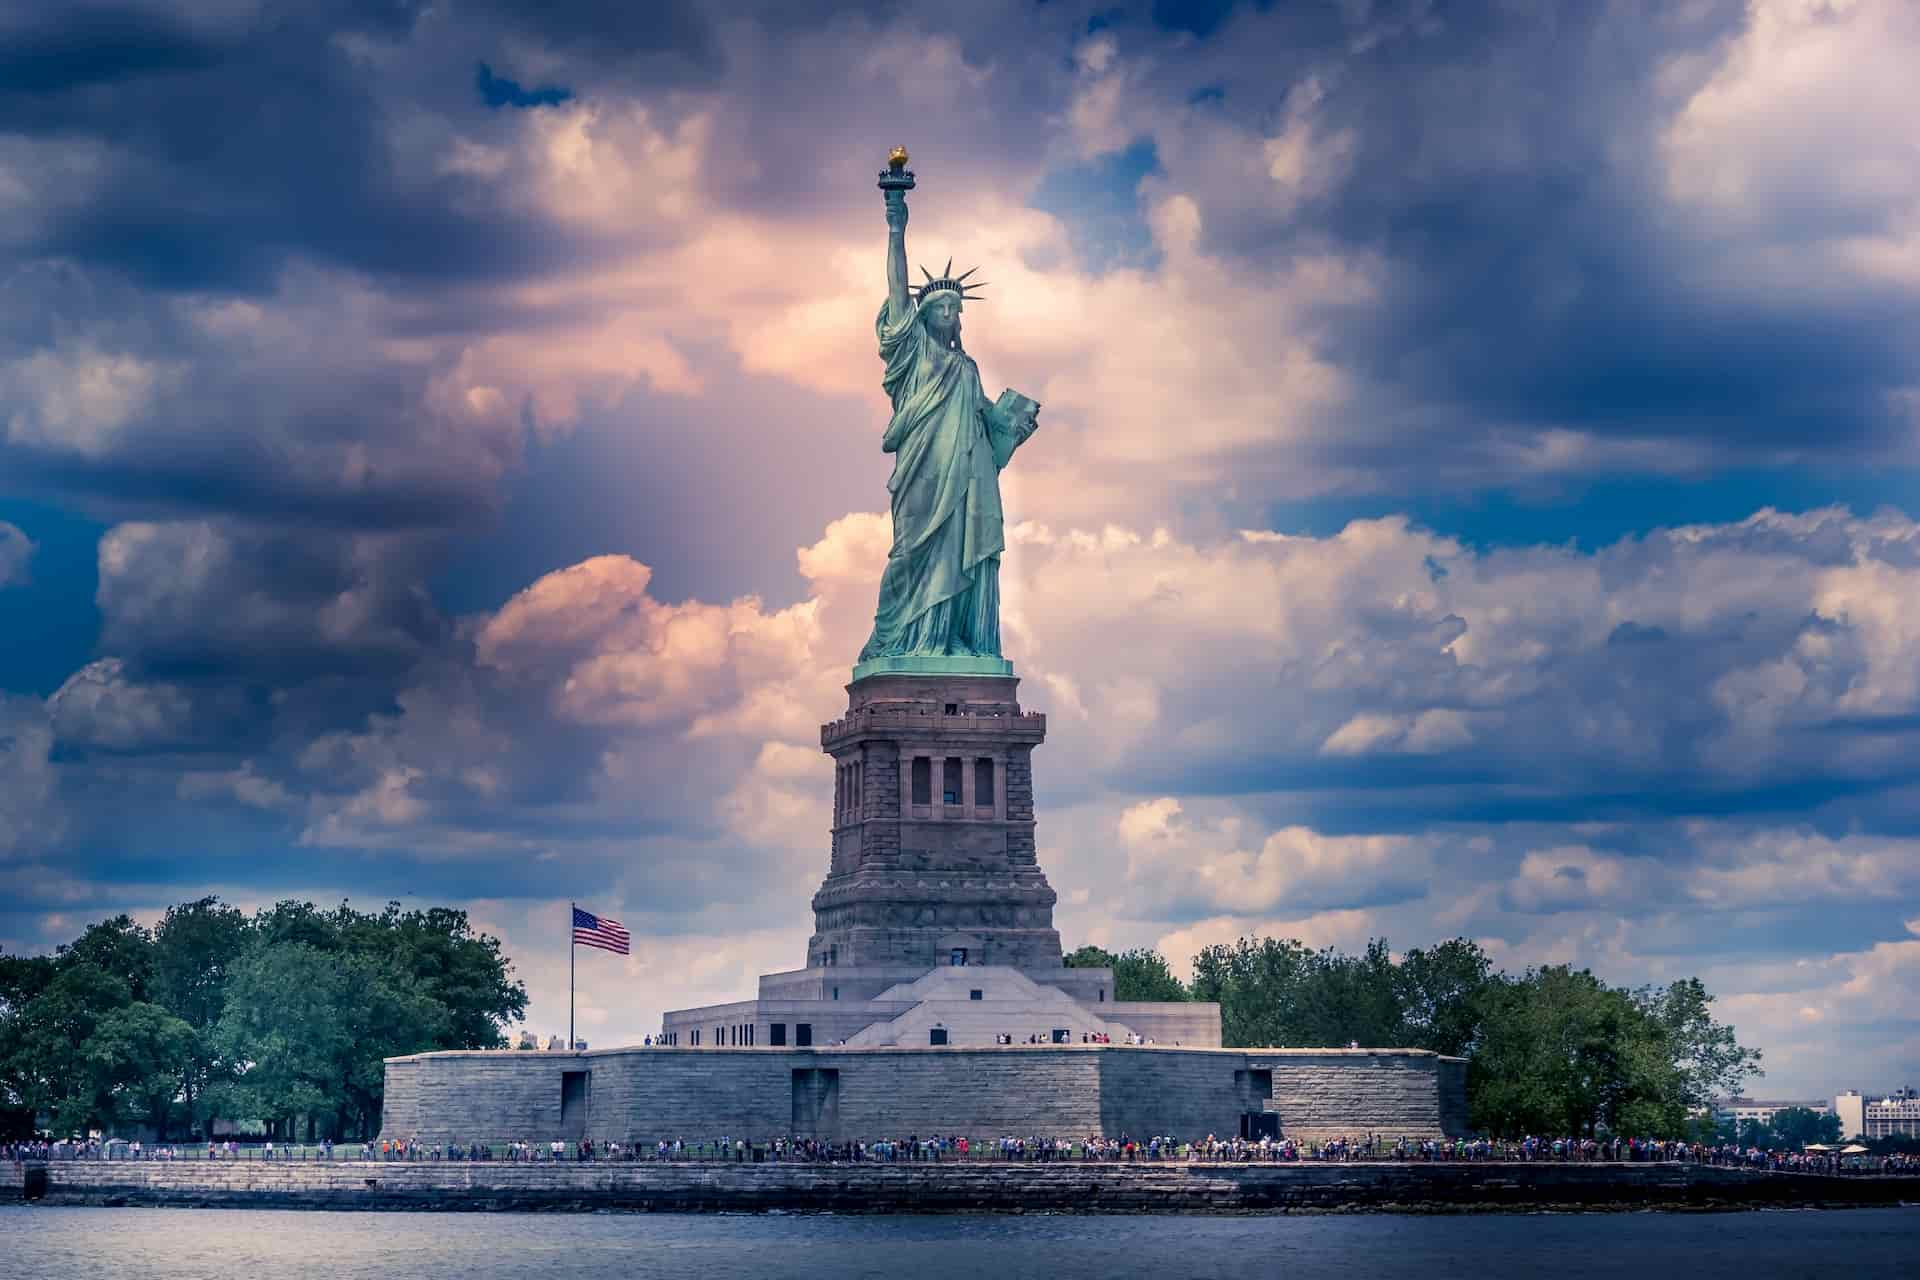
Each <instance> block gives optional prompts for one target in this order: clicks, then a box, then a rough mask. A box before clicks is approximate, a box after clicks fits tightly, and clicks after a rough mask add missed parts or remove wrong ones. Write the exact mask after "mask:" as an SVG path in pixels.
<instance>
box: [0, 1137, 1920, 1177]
mask: <svg viewBox="0 0 1920 1280" xmlns="http://www.w3.org/2000/svg"><path fill="white" fill-rule="evenodd" d="M195 1157H203V1158H205V1159H207V1160H241V1159H247V1160H335V1159H345V1160H379V1161H420V1160H427V1161H441V1160H447V1161H482V1160H505V1161H516V1162H526V1161H549V1162H550V1161H633V1160H650V1161H726V1162H731V1163H738V1164H747V1163H756V1164H757V1163H762V1162H766V1161H776V1162H803V1163H821V1162H834V1161H844V1162H865V1161H877V1162H881V1163H899V1162H920V1161H933V1162H937V1161H943V1160H998V1161H1017V1162H1048V1161H1069V1160H1072V1161H1089V1162H1104V1163H1113V1162H1132V1161H1183V1162H1208V1163H1232V1164H1257V1163H1281V1162H1294V1161H1317V1162H1346V1161H1388V1162H1413V1161H1418V1162H1428V1161H1466V1162H1506V1161H1511V1162H1518V1163H1532V1162H1555V1163H1588V1162H1608V1163H1640V1162H1651V1161H1662V1162H1685V1163H1694V1164H1710V1165H1720V1166H1726V1167H1733V1168H1749V1169H1760V1170H1767V1171H1772V1172H1783V1173H1810V1174H1834V1173H1856V1172H1863V1171H1864V1172H1875V1173H1889V1174H1916V1175H1920V1156H1911V1155H1892V1156H1886V1157H1872V1158H1869V1159H1867V1160H1862V1159H1860V1158H1858V1157H1846V1156H1841V1155H1838V1154H1837V1153H1828V1152H1803V1151H1767V1150H1762V1149H1760V1148H1758V1147H1751V1146H1744V1147H1743V1146H1740V1145H1738V1144H1734V1143H1726V1144H1719V1145H1714V1144H1706V1143H1690V1142H1682V1141H1677V1140H1662V1139H1641V1138H1602V1139H1596V1138H1574V1137H1558V1138H1554V1137H1526V1138H1520V1139H1493V1138H1457V1139H1450V1140H1439V1141H1436V1140H1430V1139H1412V1138H1404V1137H1402V1138H1393V1139H1387V1138H1384V1137H1381V1136H1380V1135H1376V1134H1368V1135H1365V1136H1364V1137H1360V1138H1344V1137H1337V1138H1333V1139H1330V1140H1326V1141H1321V1142H1303V1141H1297V1140H1295V1139H1292V1138H1273V1137H1263V1138H1256V1139H1249V1138H1242V1137H1229V1138H1221V1137H1217V1136H1216V1135H1213V1134H1208V1135H1207V1136H1206V1137H1204V1138H1200V1139H1194V1140H1183V1139H1179V1138H1174V1137H1169V1136H1164V1135H1155V1136H1152V1137H1148V1138H1144V1139H1143V1138H1135V1137H1131V1136H1128V1135H1124V1134H1123V1135H1121V1136H1119V1137H1107V1136H1104V1135H1099V1134H1095V1135H1090V1136H1088V1137H1085V1138H1080V1139H1069V1138H1061V1137H1045V1136H1040V1135H1028V1136H1016V1135H1002V1136H1000V1137H998V1138H991V1139H978V1138H969V1137H967V1136H965V1135H961V1134H933V1135H927V1136H922V1135H920V1134H909V1135H907V1136H906V1137H895V1138H874V1139H869V1140H865V1141H844V1142H823V1141H821V1140H819V1139H816V1138H800V1137H789V1138H773V1139H770V1140H765V1139H763V1140H749V1139H747V1138H743V1137H735V1136H732V1135H722V1136H720V1137H717V1138H712V1139H707V1140H702V1141H695V1142H688V1141H686V1140H684V1139H681V1138H675V1139H673V1140H672V1141H668V1140H666V1139H660V1140H658V1141H655V1142H650V1143H648V1142H633V1141H627V1142H622V1141H620V1140H618V1139H603V1140H599V1141H596V1140H594V1139H592V1138H581V1139H576V1140H574V1141H563V1140H561V1139H558V1138H555V1139H551V1140H548V1141H546V1142H536V1141H530V1140H529V1141H513V1142H508V1143H484V1142H474V1143H428V1142H420V1141H417V1140H415V1139H412V1138H382V1139H380V1140H379V1141H378V1142H372V1141H369V1142H355V1143H347V1144H342V1145H340V1146H336V1145H335V1144H334V1142H333V1141H332V1140H330V1139H321V1140H320V1141H318V1142H315V1143H312V1144H304V1145H289V1144H285V1143H282V1144H279V1145H278V1146H276V1144H275V1143H274V1142H273V1141H271V1140H269V1141H266V1142H264V1143H258V1144H250V1145H242V1144H240V1143H238V1142H235V1141H233V1140H224V1141H214V1142H208V1143H206V1144H205V1145H204V1148H203V1147H201V1146H199V1145H198V1144H194V1145H187V1146H181V1145H176V1144H166V1143H154V1144H147V1143H142V1142H140V1141H137V1140H135V1141H122V1140H118V1139H108V1140H102V1139H99V1138H92V1139H87V1140H82V1141H66V1140H63V1141H60V1142H48V1141H44V1140H34V1141H28V1142H10V1143H5V1144H0V1159H4V1160H11V1161H15V1162H19V1161H42V1160H179V1159H189V1158H195Z"/></svg>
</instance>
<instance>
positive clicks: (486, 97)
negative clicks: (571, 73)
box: [474, 62, 573, 108]
mask: <svg viewBox="0 0 1920 1280" xmlns="http://www.w3.org/2000/svg"><path fill="white" fill-rule="evenodd" d="M474 87H475V88H477V89H478V90H479V91H480V101H482V102H484V103H486V104H487V105H488V106H489V107H494V108H499V107H557V106H559V105H560V104H561V103H563V102H566V101H568V100H569V99H571V98H572V97H573V90H571V89H569V88H567V87H566V86H564V85H557V84H553V85H542V86H541V87H540V88H538V89H522V88H521V87H520V85H519V82H518V81H514V80H509V79H507V78H506V77H505V76H496V75H494V74H493V68H492V67H490V66H488V65H487V64H486V63H484V62H483V63H481V64H480V67H479V70H478V71H477V72H476V73H475V74H474Z"/></svg>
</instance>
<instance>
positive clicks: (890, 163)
mask: <svg viewBox="0 0 1920 1280" xmlns="http://www.w3.org/2000/svg"><path fill="white" fill-rule="evenodd" d="M880 189H881V190H882V191H886V192H889V193H891V192H894V191H911V190H913V170H911V169H909V168H907V149H906V148H905V147H895V148H894V149H893V150H892V151H890V152H888V153H887V167H886V168H884V169H882V170H881V171H880Z"/></svg>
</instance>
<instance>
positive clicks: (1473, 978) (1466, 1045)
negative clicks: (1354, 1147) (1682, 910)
mask: <svg viewBox="0 0 1920 1280" xmlns="http://www.w3.org/2000/svg"><path fill="white" fill-rule="evenodd" d="M1067 963H1068V964H1069V965H1072V966H1085V967H1108V968H1111V969H1113V971H1114V999H1116V1000H1209V1001H1215V1002H1218V1004H1219V1005H1220V1022H1221V1033H1222V1040H1223V1042H1224V1043H1225V1044H1226V1045H1228V1046H1229V1047H1236V1048H1237V1047H1254V1046H1258V1047H1291V1048H1330V1047H1344V1046H1346V1045H1349V1044H1354V1043H1358V1044H1360V1045H1362V1046H1367V1047H1388V1046H1392V1047H1405V1048H1415V1049H1431V1050H1433V1051H1435V1052H1436V1053H1444V1054H1450V1055H1453V1056H1457V1057H1464V1058H1465V1059H1466V1060H1467V1102H1468V1108H1469V1111H1470V1113H1471V1123H1472V1125H1473V1127H1474V1129H1475V1130H1476V1131H1477V1132H1481V1133H1487V1134H1491V1135H1494V1136H1496V1137H1519V1136H1522V1135H1525V1134H1553V1135H1570V1136H1588V1135H1593V1134H1599V1133H1606V1134H1618V1135H1621V1136H1625V1137H1646V1138H1682V1137H1686V1138H1701V1139H1708V1140H1711V1139H1714V1138H1716V1137H1718V1136H1721V1135H1719V1134H1718V1133H1717V1131H1716V1130H1714V1128H1713V1126H1712V1122H1711V1120H1710V1119H1709V1118H1707V1117H1706V1116H1703V1114H1702V1113H1703V1112H1704V1111H1705V1109H1706V1108H1707V1106H1708V1104H1709V1102H1710V1101H1711V1099H1713V1098H1715V1097H1719V1096H1724V1095H1732V1094H1737V1093H1738V1092H1739V1091H1740V1087H1741V1085H1742V1084H1743V1083H1744V1082H1745V1081H1746V1080H1747V1078H1748V1077H1750V1076H1755V1075H1759V1074H1761V1072H1760V1052H1759V1051H1758V1050H1756V1049H1749V1048H1746V1047H1744V1046H1743V1045H1741V1044H1740V1043H1739V1041H1738V1040H1737V1039H1736V1038H1735V1036H1734V1031H1733V1028H1732V1027H1730V1026H1727V1025H1725V1024H1724V1023H1721V1022H1718V1021H1716V1020H1715V1019H1714V1017H1713V1011H1712V1003H1713V996H1712V995H1711V994H1709V993H1708V991H1707V989H1706V987H1705V986H1704V985H1703V984H1702V983H1701V982H1700V981H1699V979H1697V978H1683V979H1681V980H1679V981H1676V982H1673V983H1670V984H1668V985H1666V986H1647V987H1633V988H1628V987H1614V986H1609V985H1608V984H1607V983H1605V982H1602V981H1601V980H1600V979H1599V978H1597V977H1595V976H1594V975H1593V974H1592V973H1591V972H1589V971H1587V970H1585V969H1574V968H1571V967H1570V966H1567V965H1546V966H1543V967H1540V968H1534V969H1528V970H1526V971H1525V972H1524V973H1520V974H1508V973H1504V972H1501V971H1500V970H1497V969H1496V968H1495V967H1494V965H1493V962H1492V960H1491V959H1490V958H1489V957H1488V955H1487V954H1486V952H1485V951H1484V950H1482V949H1481V948H1480V947H1479V946H1478V945H1477V944H1475V943H1473V942H1471V941H1469V940H1468V939H1465V938H1455V939H1452V940H1451V941H1448V942H1442V943H1439V944H1438V945H1436V946H1433V947H1428V948H1416V949H1414V950H1411V951H1408V952H1406V953H1405V954H1403V955H1399V956H1395V955H1394V954H1393V952H1392V951H1391V950H1390V949H1389V948H1388V945H1387V942H1386V940H1385V939H1375V940H1373V941H1372V942H1370V943H1368V944H1367V946H1366V948H1365V949H1364V950H1362V951H1360V952H1359V953H1358V954H1347V953H1345V952H1342V951H1340V950H1338V949H1337V948H1333V947H1325V948H1321V949H1318V950H1316V949H1314V948H1311V947H1308V946H1306V945H1304V944H1302V943H1300V942H1297V941H1293V940H1291V939H1281V938H1242V939H1240V940H1239V941H1238V942H1234V943H1230V944H1220V945H1216V946H1210V947H1207V948H1206V949H1204V950H1203V951H1201V952H1200V954H1199V955H1198V956H1196V957H1195V958H1194V962H1193V980H1192V981H1191V982H1182V981H1180V979H1179V978H1178V977H1177V976H1175V974H1174V973H1173V971H1172V970H1171V968H1170V967H1169V966H1168V964H1167V961H1166V959H1165V958H1164V957H1162V956H1161V955H1159V954H1158V953H1157V952H1154V951H1151V950H1146V949H1135V950H1131V951H1123V952H1120V953H1119V954H1113V953H1110V952H1107V951H1103V950H1101V949H1100V948H1098V947H1082V948H1080V949H1079V950H1078V951H1075V952H1074V953H1073V954H1072V955H1070V956H1068V957H1067ZM1709 1114H1710V1113H1709Z"/></svg>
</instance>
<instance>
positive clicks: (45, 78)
mask: <svg viewBox="0 0 1920 1280" xmlns="http://www.w3.org/2000/svg"><path fill="white" fill-rule="evenodd" d="M222 51H223V46H222V44H221V43H220V42H218V41H216V40H212V39H209V38H208V37H207V36H206V35H205V34H204V33H202V32H200V31H196V30H195V29H194V28H193V27H192V26H191V25H190V24H188V23H186V22H183V21H181V20H180V19H179V18H178V17H176V16H173V15H170V14H166V13H159V12H154V11H152V10H150V9H143V8H140V7H137V6H124V7H122V6H109V5H91V4H86V5H80V6H76V7H73V8H70V9H67V10H65V11H60V12H55V11H51V10H48V11H41V12H31V11H29V12H24V13H16V15H15V16H14V17H13V18H12V19H8V18H4V17H0V102H4V101H6V100H7V99H8V98H9V97H10V96H12V95H16V94H22V95H24V94H52V93H62V92H65V91H68V90H72V89H78V88H82V87H85V86H89V85H99V84H110V83H113V82H116V81H124V80H130V79H133V78H135V77H140V76H151V75H164V74H167V73H172V72H191V71H204V70H206V69H207V68H209V67H211V66H213V65H215V64H216V63H218V62H219V60H220V57H221V55H222Z"/></svg>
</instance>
